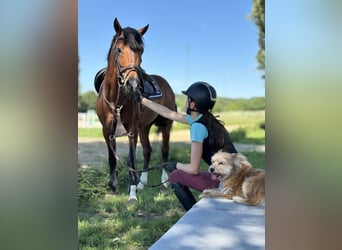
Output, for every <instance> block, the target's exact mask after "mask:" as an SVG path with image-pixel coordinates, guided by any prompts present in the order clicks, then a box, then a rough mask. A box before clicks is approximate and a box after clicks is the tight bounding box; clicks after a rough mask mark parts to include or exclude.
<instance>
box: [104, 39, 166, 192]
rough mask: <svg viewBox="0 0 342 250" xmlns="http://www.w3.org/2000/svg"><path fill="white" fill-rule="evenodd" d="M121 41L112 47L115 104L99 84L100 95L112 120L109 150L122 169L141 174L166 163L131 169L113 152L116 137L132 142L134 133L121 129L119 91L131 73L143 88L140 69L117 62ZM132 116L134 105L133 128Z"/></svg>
mask: <svg viewBox="0 0 342 250" xmlns="http://www.w3.org/2000/svg"><path fill="white" fill-rule="evenodd" d="M121 40H123V37H118V38H117V39H116V40H115V42H114V45H113V48H114V65H115V67H116V76H117V84H118V91H117V96H116V101H115V103H112V102H111V101H109V100H108V99H107V98H106V96H105V94H104V93H103V92H104V91H103V84H101V87H100V89H101V90H100V91H101V94H102V95H103V100H104V101H105V102H106V103H107V105H108V106H109V107H110V108H111V110H112V114H113V119H112V122H111V129H110V134H109V142H110V149H111V150H112V152H113V154H114V156H115V158H116V160H117V161H118V162H119V163H120V164H121V165H122V166H123V167H124V168H126V169H127V170H128V171H130V172H135V173H142V172H147V171H150V170H154V169H160V168H162V167H165V166H166V165H167V164H168V163H167V162H166V163H162V164H159V165H156V166H153V167H149V168H147V169H143V170H136V169H133V168H131V167H129V166H127V165H126V164H123V162H121V160H120V157H119V156H118V154H117V152H116V151H115V150H114V146H113V145H114V140H115V138H116V137H119V136H125V135H127V136H128V138H129V140H133V138H134V132H133V131H132V130H131V131H129V132H127V131H126V130H125V128H124V127H123V125H122V122H121V118H120V113H121V109H122V108H123V106H124V105H125V104H126V102H127V100H128V98H125V100H124V102H123V103H122V104H119V97H120V89H121V88H123V87H126V85H127V81H128V76H129V74H130V73H131V72H133V71H135V72H136V73H137V75H138V79H139V84H138V86H137V88H143V86H142V84H143V75H142V69H141V67H140V66H137V65H135V64H134V63H133V60H132V62H131V63H130V64H129V65H128V66H124V67H121V66H120V63H119V62H118V57H119V55H120V53H121V49H120V48H119V47H117V43H118V41H121ZM134 102H135V101H134ZM134 116H135V108H134V105H133V110H132V125H131V127H132V128H133V127H134ZM115 118H116V121H117V123H116V128H114V120H115ZM133 157H134V159H133V160H134V161H136V159H135V153H134V154H133ZM138 179H139V182H141V180H140V178H139V177H138ZM166 182H168V180H165V181H163V182H161V183H158V184H154V185H147V183H143V184H144V185H145V186H147V187H157V186H160V185H163V184H164V183H166Z"/></svg>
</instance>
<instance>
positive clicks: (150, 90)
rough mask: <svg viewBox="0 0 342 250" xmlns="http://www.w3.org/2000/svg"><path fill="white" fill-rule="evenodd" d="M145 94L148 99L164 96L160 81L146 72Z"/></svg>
mask: <svg viewBox="0 0 342 250" xmlns="http://www.w3.org/2000/svg"><path fill="white" fill-rule="evenodd" d="M143 76H144V77H143V78H144V83H143V86H144V95H145V97H146V98H148V99H156V98H160V97H162V96H163V93H162V92H161V89H160V87H159V84H158V82H157V81H156V80H155V79H154V78H153V77H152V76H150V75H147V74H144V75H143Z"/></svg>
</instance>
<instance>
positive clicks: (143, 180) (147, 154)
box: [137, 125, 152, 190]
mask: <svg viewBox="0 0 342 250" xmlns="http://www.w3.org/2000/svg"><path fill="white" fill-rule="evenodd" d="M151 126H152V125H148V126H144V127H140V131H139V132H140V133H139V137H140V143H141V146H142V148H143V156H144V168H143V169H147V168H148V164H149V163H150V159H151V153H152V147H151V143H150V140H149V137H148V135H149V133H150V128H151ZM147 179H148V172H142V173H141V176H140V181H139V184H138V186H137V188H138V190H143V189H144V185H145V184H147Z"/></svg>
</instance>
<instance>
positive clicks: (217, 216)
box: [149, 198, 265, 250]
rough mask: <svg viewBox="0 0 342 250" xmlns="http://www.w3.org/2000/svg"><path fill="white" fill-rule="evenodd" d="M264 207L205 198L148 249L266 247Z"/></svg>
mask: <svg viewBox="0 0 342 250" xmlns="http://www.w3.org/2000/svg"><path fill="white" fill-rule="evenodd" d="M264 209H265V208H264V207H263V206H245V205H240V204H237V203H234V202H233V201H231V200H227V199H217V198H203V199H201V200H199V201H198V202H197V203H196V204H195V205H194V206H193V207H192V208H191V209H190V210H189V211H188V212H187V213H186V214H184V216H183V217H182V218H180V219H179V220H178V221H177V222H176V224H175V225H173V226H172V227H171V228H170V229H169V230H168V231H167V232H166V233H165V234H164V235H163V236H162V237H161V238H160V239H159V240H158V241H156V242H155V243H154V244H153V245H152V246H151V247H150V248H149V250H165V249H182V250H188V249H205V250H210V249H213V250H214V249H215V250H221V249H234V250H236V249H253V250H254V249H265V214H264V212H265V210H264Z"/></svg>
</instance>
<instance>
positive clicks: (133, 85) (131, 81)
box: [128, 78, 140, 92]
mask: <svg viewBox="0 0 342 250" xmlns="http://www.w3.org/2000/svg"><path fill="white" fill-rule="evenodd" d="M139 83H140V81H139V80H138V79H136V78H130V79H128V85H129V86H130V88H131V89H132V90H133V92H135V90H136V89H137V87H138V86H139Z"/></svg>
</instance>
